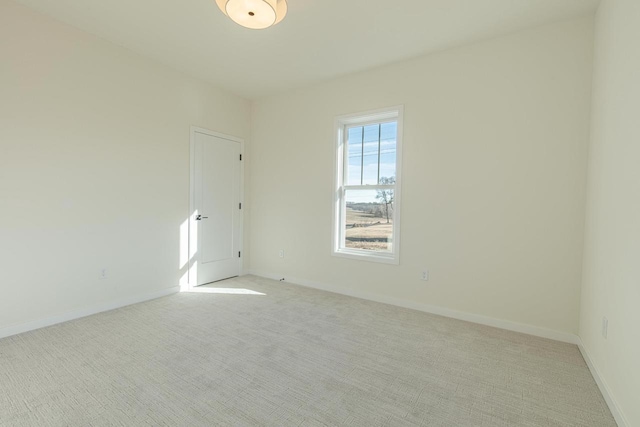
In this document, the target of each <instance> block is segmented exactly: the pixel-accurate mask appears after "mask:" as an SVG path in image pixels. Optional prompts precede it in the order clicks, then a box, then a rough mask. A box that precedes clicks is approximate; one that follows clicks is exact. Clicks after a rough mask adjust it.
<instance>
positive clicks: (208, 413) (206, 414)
mask: <svg viewBox="0 0 640 427" xmlns="http://www.w3.org/2000/svg"><path fill="white" fill-rule="evenodd" d="M212 288H229V289H227V290H225V289H220V290H215V289H212ZM242 289H247V290H251V291H254V292H257V293H262V294H264V295H258V294H256V293H254V294H251V293H244V291H242ZM198 290H200V289H198ZM206 291H207V290H206V289H205V290H204V292H206ZM209 291H214V292H216V293H201V292H197V293H181V294H176V295H172V296H168V297H165V298H160V299H157V300H154V301H150V302H146V303H142V304H137V305H133V306H129V307H125V308H122V309H118V310H114V311H110V312H106V313H101V314H98V315H94V316H90V317H86V318H83V319H79V320H75V321H71V322H67V323H64V324H60V325H56V326H52V327H48V328H45V329H40V330H37V331H33V332H28V333H25V334H21V335H17V336H14V337H10V338H6V339H3V340H0V425H3V426H66V425H70V426H114V425H115V426H146V425H149V426H161V425H174V426H214V425H223V426H254V425H256V426H257V425H259V426H567V427H568V426H575V427H577V426H594V427H608V426H615V425H616V424H615V422H614V420H613V418H612V416H611V413H610V412H609V410H608V408H607V406H606V404H605V402H604V400H603V398H602V396H601V394H600V392H599V390H598V387H597V386H596V384H595V382H594V380H593V378H592V377H591V375H590V373H589V370H588V368H587V366H586V364H585V362H584V360H583V359H582V356H581V355H580V352H579V350H578V348H577V347H576V346H574V345H570V344H564V343H559V342H555V341H551V340H546V339H542V338H536V337H532V336H528V335H524V334H518V333H514V332H508V331H503V330H500V329H495V328H490V327H486V326H480V325H476V324H472V323H467V322H463V321H458V320H453V319H448V318H444V317H439V316H435V315H430V314H426V313H422V312H418V311H413V310H408V309H404V308H398V307H394V306H390V305H385V304H379V303H375V302H370V301H365V300H360V299H356V298H350V297H346V296H341V295H336V294H332V293H328V292H322V291H317V290H312V289H305V288H301V287H297V286H293V285H287V284H285V283H278V282H274V281H272V280H267V279H262V278H258V277H254V276H245V277H242V278H237V279H231V280H228V281H224V282H219V283H216V284H214V285H211V286H210V289H209ZM225 292H235V293H225Z"/></svg>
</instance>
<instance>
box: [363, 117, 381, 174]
mask: <svg viewBox="0 0 640 427" xmlns="http://www.w3.org/2000/svg"><path fill="white" fill-rule="evenodd" d="M379 140H380V125H377V124H375V125H369V126H365V127H364V153H363V156H364V157H363V162H362V166H363V174H362V184H363V185H376V184H377V183H378V159H379V157H378V149H379V144H378V141H379Z"/></svg>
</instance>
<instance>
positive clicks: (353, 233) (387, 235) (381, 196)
mask: <svg viewBox="0 0 640 427" xmlns="http://www.w3.org/2000/svg"><path fill="white" fill-rule="evenodd" d="M345 199H346V211H345V225H344V226H345V230H344V232H345V233H344V236H345V248H352V249H366V250H370V251H377V252H391V250H392V241H393V190H385V191H383V190H347V191H346V195H345Z"/></svg>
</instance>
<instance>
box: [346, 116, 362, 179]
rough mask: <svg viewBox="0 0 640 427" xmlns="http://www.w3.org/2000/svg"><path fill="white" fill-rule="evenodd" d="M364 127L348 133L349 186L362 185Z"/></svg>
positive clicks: (350, 130)
mask: <svg viewBox="0 0 640 427" xmlns="http://www.w3.org/2000/svg"><path fill="white" fill-rule="evenodd" d="M362 130H363V128H362V126H359V127H355V128H350V129H349V130H348V133H347V171H346V181H347V185H361V184H362Z"/></svg>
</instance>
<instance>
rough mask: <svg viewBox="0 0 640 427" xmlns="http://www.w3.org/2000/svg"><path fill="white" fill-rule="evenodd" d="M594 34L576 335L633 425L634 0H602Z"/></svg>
mask: <svg viewBox="0 0 640 427" xmlns="http://www.w3.org/2000/svg"><path fill="white" fill-rule="evenodd" d="M595 34H596V43H595V46H596V47H595V68H594V81H593V95H594V96H593V113H592V131H591V134H592V137H591V148H590V156H589V178H588V204H587V220H586V228H585V230H586V238H585V251H584V281H583V287H582V302H581V317H580V337H581V338H582V340H583V343H584V346H585V348H586V349H587V351H588V353H589V355H590V357H591V359H592V361H593V363H594V365H595V367H596V368H597V369H598V371H599V372H600V376H601V378H602V379H603V380H604V382H605V383H606V385H607V387H608V388H609V391H610V394H611V395H612V396H613V398H614V400H615V401H616V402H617V404H618V409H619V410H620V411H621V412H622V413H623V417H626V425H628V426H640V405H638V403H640V332H639V331H638V328H639V327H640V166H639V160H640V127H639V126H640V115H639V112H640V54H639V52H640V50H639V47H638V43H639V41H640V2H638V1H637V0H604V1H603V2H602V4H601V5H600V8H599V10H598V13H597V15H596V33H595ZM604 316H606V317H607V318H608V319H609V328H608V338H607V339H606V340H605V339H604V338H603V337H602V335H601V325H602V323H601V322H602V318H603V317H604Z"/></svg>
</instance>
